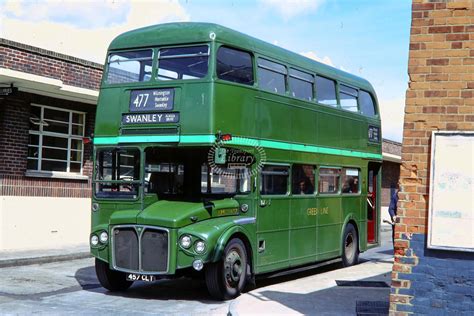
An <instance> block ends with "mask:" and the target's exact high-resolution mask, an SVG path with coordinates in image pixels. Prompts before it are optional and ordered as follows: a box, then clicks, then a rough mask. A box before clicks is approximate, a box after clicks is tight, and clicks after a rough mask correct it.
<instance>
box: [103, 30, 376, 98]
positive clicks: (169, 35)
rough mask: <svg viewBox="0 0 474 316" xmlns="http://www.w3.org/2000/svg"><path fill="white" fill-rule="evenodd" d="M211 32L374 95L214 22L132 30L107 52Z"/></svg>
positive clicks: (338, 73)
mask: <svg viewBox="0 0 474 316" xmlns="http://www.w3.org/2000/svg"><path fill="white" fill-rule="evenodd" d="M211 33H214V34H215V41H217V42H221V43H224V44H228V45H232V46H235V47H240V48H242V49H247V50H250V51H253V52H256V53H258V54H261V55H264V56H267V57H269V58H272V59H275V60H277V61H280V62H283V63H286V64H289V65H291V66H294V67H299V68H301V69H302V70H305V69H306V70H307V71H311V72H315V73H317V74H320V75H323V76H328V77H329V78H333V79H336V80H339V81H342V82H345V83H347V84H349V85H353V86H355V87H358V88H362V89H365V90H368V91H370V92H374V89H373V87H372V85H371V84H370V83H369V82H368V81H367V80H365V79H363V78H360V77H358V76H355V75H352V74H350V73H347V72H345V71H342V70H339V69H337V68H334V67H331V66H328V65H326V64H323V63H320V62H317V61H315V60H313V59H310V58H307V57H305V56H303V55H300V54H297V53H294V52H291V51H289V50H287V49H284V48H281V47H278V46H275V45H273V44H270V43H267V42H264V41H262V40H259V39H257V38H254V37H252V36H249V35H246V34H243V33H240V32H237V31H235V30H232V29H229V28H227V27H224V26H221V25H218V24H213V23H197V22H179V23H166V24H158V25H152V26H148V27H144V28H140V29H136V30H132V31H129V32H126V33H123V34H121V35H119V36H117V37H116V38H115V39H114V40H113V41H112V42H111V44H110V46H109V50H122V49H130V48H140V47H155V46H161V45H175V44H188V43H202V42H210V41H211V38H210V34H211ZM374 94H375V93H374Z"/></svg>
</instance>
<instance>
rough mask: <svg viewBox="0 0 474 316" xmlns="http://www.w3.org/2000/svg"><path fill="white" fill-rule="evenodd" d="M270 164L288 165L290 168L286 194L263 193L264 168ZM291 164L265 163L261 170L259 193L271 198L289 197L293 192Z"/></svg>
mask: <svg viewBox="0 0 474 316" xmlns="http://www.w3.org/2000/svg"><path fill="white" fill-rule="evenodd" d="M268 166H273V167H286V168H287V169H288V174H287V183H286V193H285V194H263V193H262V188H263V187H262V186H263V169H264V168H265V167H268ZM290 185H291V165H290V164H286V163H271V162H269V163H265V164H263V166H262V169H261V170H260V172H259V187H258V193H259V195H260V196H261V197H269V198H275V197H277V198H285V197H289V196H290V193H291V188H290Z"/></svg>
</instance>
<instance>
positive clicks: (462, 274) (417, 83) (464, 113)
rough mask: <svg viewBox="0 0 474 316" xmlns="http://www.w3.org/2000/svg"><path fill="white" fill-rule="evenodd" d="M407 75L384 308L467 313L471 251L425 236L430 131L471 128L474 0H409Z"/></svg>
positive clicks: (473, 302)
mask: <svg viewBox="0 0 474 316" xmlns="http://www.w3.org/2000/svg"><path fill="white" fill-rule="evenodd" d="M408 73H409V76H410V83H409V88H408V91H407V93H406V107H405V121H404V131H403V145H402V162H403V163H402V166H401V169H400V184H401V189H400V193H399V205H398V215H399V219H398V223H397V225H396V229H395V238H396V241H395V262H394V265H393V271H392V288H391V295H390V302H391V304H390V311H391V313H392V314H393V315H406V314H411V313H414V314H434V313H447V314H452V313H460V314H463V313H468V312H469V311H471V312H472V311H473V310H474V299H473V284H474V283H473V282H474V269H473V266H474V261H473V260H474V253H461V252H452V251H451V252H450V251H440V250H438V251H436V250H432V249H427V247H426V234H427V223H428V218H427V217H428V206H429V205H428V203H429V176H430V175H429V172H430V159H431V157H430V155H431V146H430V144H431V132H432V131H433V130H434V131H438V130H450V131H452V130H471V131H472V130H474V90H473V89H474V0H469V1H462V0H456V1H449V0H448V1H447V0H445V1H443V0H413V6H412V23H411V35H410V56H409V64H408ZM453 229H455V228H453Z"/></svg>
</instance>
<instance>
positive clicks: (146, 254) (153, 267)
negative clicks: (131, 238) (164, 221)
mask: <svg viewBox="0 0 474 316" xmlns="http://www.w3.org/2000/svg"><path fill="white" fill-rule="evenodd" d="M141 268H142V270H143V271H145V272H165V271H166V270H167V269H168V232H166V231H163V230H155V229H146V230H145V231H144V232H143V234H142V239H141Z"/></svg>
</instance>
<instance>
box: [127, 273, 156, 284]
mask: <svg viewBox="0 0 474 316" xmlns="http://www.w3.org/2000/svg"><path fill="white" fill-rule="evenodd" d="M127 281H145V282H153V281H156V277H155V276H154V275H145V274H134V273H127Z"/></svg>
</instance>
